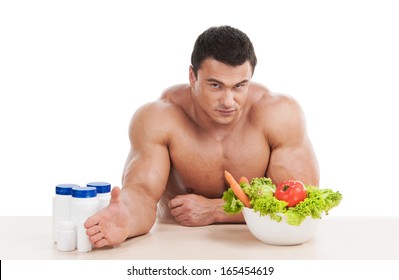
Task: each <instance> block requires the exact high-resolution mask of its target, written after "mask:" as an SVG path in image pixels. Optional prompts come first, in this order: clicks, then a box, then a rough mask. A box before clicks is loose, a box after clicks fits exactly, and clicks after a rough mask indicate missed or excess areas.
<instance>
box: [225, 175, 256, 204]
mask: <svg viewBox="0 0 399 280" xmlns="http://www.w3.org/2000/svg"><path fill="white" fill-rule="evenodd" d="M224 177H225V178H226V180H227V182H228V183H229V185H230V188H231V189H232V190H233V192H234V194H235V195H236V196H237V198H238V199H239V200H241V202H242V203H244V205H245V207H249V206H250V201H249V198H248V196H247V195H246V194H245V192H244V191H243V190H242V188H241V187H240V185H239V184H238V183H237V181H236V180H235V179H234V177H233V176H232V175H231V174H230V173H229V172H227V171H226V170H225V171H224Z"/></svg>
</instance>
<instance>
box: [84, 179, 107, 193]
mask: <svg viewBox="0 0 399 280" xmlns="http://www.w3.org/2000/svg"><path fill="white" fill-rule="evenodd" d="M87 186H88V187H94V188H96V189H97V193H109V192H110V191H111V184H110V183H107V182H90V183H87Z"/></svg>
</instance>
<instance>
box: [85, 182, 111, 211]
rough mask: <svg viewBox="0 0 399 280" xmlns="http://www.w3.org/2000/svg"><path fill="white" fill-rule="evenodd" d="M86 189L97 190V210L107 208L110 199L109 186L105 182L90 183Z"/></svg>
mask: <svg viewBox="0 0 399 280" xmlns="http://www.w3.org/2000/svg"><path fill="white" fill-rule="evenodd" d="M87 187H93V188H96V190H97V197H98V200H99V201H100V206H99V208H98V209H99V210H100V209H103V208H105V207H107V206H108V204H109V200H110V199H111V184H110V183H107V182H90V183H87Z"/></svg>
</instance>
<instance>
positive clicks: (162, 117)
mask: <svg viewBox="0 0 399 280" xmlns="http://www.w3.org/2000/svg"><path fill="white" fill-rule="evenodd" d="M183 90H184V87H183V86H176V87H175V88H169V89H167V90H166V91H164V92H163V93H162V95H161V97H160V98H159V99H157V100H155V101H151V102H148V103H146V104H144V105H142V106H141V107H139V108H138V109H137V110H136V112H135V113H134V115H133V117H132V122H134V123H139V124H143V125H146V126H152V125H155V126H157V127H160V126H164V127H165V128H166V127H167V126H169V124H173V123H174V122H176V121H178V120H179V119H180V118H182V117H185V116H186V115H185V113H184V106H185V105H184V104H183V102H184V98H183V97H182V95H183V92H182V91H183Z"/></svg>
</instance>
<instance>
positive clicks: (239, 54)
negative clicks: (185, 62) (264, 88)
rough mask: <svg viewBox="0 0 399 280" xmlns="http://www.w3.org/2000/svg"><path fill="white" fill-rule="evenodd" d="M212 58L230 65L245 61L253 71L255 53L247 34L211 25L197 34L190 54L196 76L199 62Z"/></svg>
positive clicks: (229, 27) (235, 29)
mask: <svg viewBox="0 0 399 280" xmlns="http://www.w3.org/2000/svg"><path fill="white" fill-rule="evenodd" d="M207 58H213V59H216V60H217V61H220V62H222V63H224V64H227V65H230V66H239V65H242V64H244V63H245V62H246V61H249V63H250V64H251V66H252V74H253V73H254V71H255V66H256V62H257V60H256V55H255V51H254V47H253V45H252V42H251V40H250V39H249V38H248V36H247V35H246V34H245V33H244V32H242V31H240V30H238V29H237V28H234V27H231V26H227V25H223V26H218V27H211V28H209V29H207V30H205V31H204V32H203V33H202V34H201V35H199V36H198V38H197V40H196V41H195V44H194V49H193V52H192V54H191V65H192V67H193V70H194V74H195V77H197V74H198V69H199V68H200V67H201V63H202V62H203V61H204V60H205V59H207Z"/></svg>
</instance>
